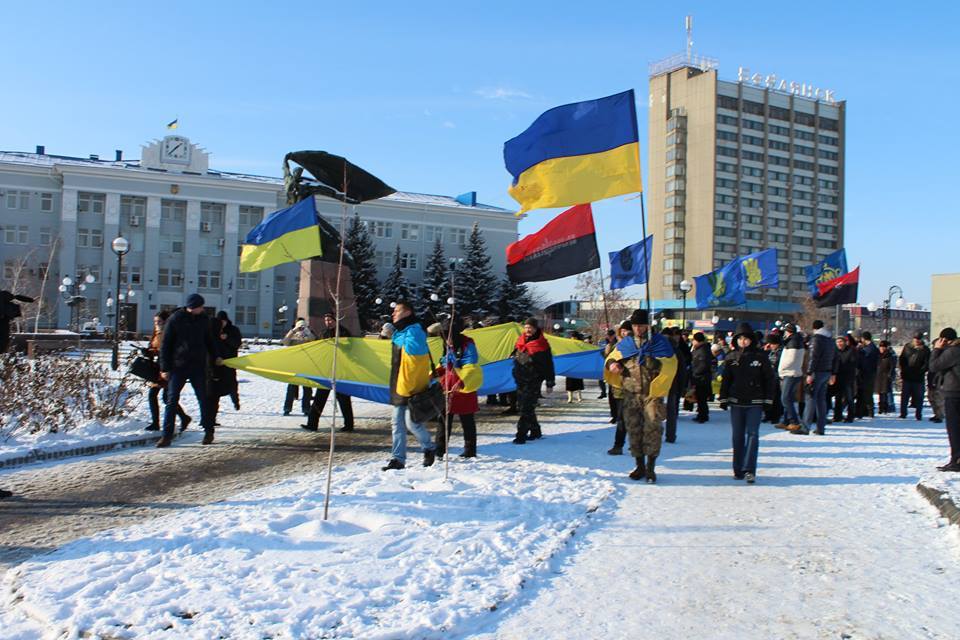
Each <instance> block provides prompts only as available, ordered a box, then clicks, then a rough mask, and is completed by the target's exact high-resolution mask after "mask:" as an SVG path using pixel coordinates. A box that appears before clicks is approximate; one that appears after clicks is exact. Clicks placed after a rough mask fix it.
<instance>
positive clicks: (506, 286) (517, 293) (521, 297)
mask: <svg viewBox="0 0 960 640" xmlns="http://www.w3.org/2000/svg"><path fill="white" fill-rule="evenodd" d="M534 311H535V309H534V304H533V299H532V298H531V297H530V290H529V289H527V285H526V283H523V282H514V281H512V280H511V279H510V276H508V275H504V276H503V280H501V281H500V295H499V296H498V298H497V313H498V314H499V316H500V322H523V321H524V320H526V319H527V318H529V317H530V316H532V315H534Z"/></svg>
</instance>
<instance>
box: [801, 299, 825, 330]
mask: <svg viewBox="0 0 960 640" xmlns="http://www.w3.org/2000/svg"><path fill="white" fill-rule="evenodd" d="M798 302H799V303H800V311H798V312H797V313H795V314H793V321H794V323H796V325H797V326H798V327H801V328H802V329H803V330H804V331H810V327H811V326H812V325H813V321H814V320H823V322H824V324H827V325H829V324H830V323H832V322H833V313H834V312H833V307H824V308H822V309H820V308H817V305H816V303H815V302H814V301H813V298H811V297H809V296H803V297H802V298H800V299H799V300H798Z"/></svg>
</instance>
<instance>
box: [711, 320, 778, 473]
mask: <svg viewBox="0 0 960 640" xmlns="http://www.w3.org/2000/svg"><path fill="white" fill-rule="evenodd" d="M733 341H734V344H736V346H737V350H736V351H733V352H732V353H731V354H730V355H729V357H728V358H727V362H726V368H725V369H724V372H723V383H722V384H721V385H720V404H721V405H726V406H728V407H729V408H730V427H731V428H732V431H733V477H734V478H736V479H737V480H744V479H746V481H747V482H748V483H750V484H753V483H754V482H755V481H756V477H757V454H758V451H759V444H760V421H761V419H762V418H763V410H764V407H766V406H769V405H770V404H772V403H773V392H774V383H773V367H772V366H770V358H769V357H768V356H767V354H766V353H764V352H763V351H761V350H760V348H759V346H758V344H757V340H756V334H755V333H754V331H753V327H751V326H750V325H749V324H748V323H746V322H743V323H741V324H740V326H739V327H738V328H737V332H736V334H735V335H734V337H733Z"/></svg>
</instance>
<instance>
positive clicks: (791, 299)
mask: <svg viewBox="0 0 960 640" xmlns="http://www.w3.org/2000/svg"><path fill="white" fill-rule="evenodd" d="M717 66H718V65H717V63H716V61H714V60H710V59H706V58H701V57H698V56H692V55H689V54H687V55H679V56H675V57H673V58H670V59H667V60H664V61H662V62H659V63H655V64H653V65H651V67H650V94H649V106H650V110H649V146H648V150H649V157H648V161H647V167H648V176H649V177H648V184H647V185H646V194H647V197H648V202H649V211H650V224H649V232H650V233H652V234H653V236H654V238H655V240H654V243H653V247H654V249H653V256H652V268H651V276H650V285H649V286H650V287H651V295H652V297H653V298H654V299H656V300H661V301H663V303H662V305H661V308H662V307H673V308H676V307H677V306H678V304H677V303H678V300H679V298H680V297H681V295H682V293H681V290H680V283H681V282H682V281H684V280H687V281H689V282H693V278H694V276H698V275H702V274H705V273H708V272H710V271H712V270H714V269H716V268H717V267H720V266H721V265H723V264H725V263H727V262H729V261H730V260H732V259H734V258H736V257H737V256H743V255H746V254H749V253H753V252H755V251H759V250H761V249H768V248H776V249H777V250H778V259H779V272H780V287H779V288H778V289H766V290H758V291H755V292H751V293H750V294H748V305H747V308H748V309H747V310H749V311H764V312H767V314H773V315H776V314H777V313H792V312H793V311H796V310H797V305H796V302H797V301H798V300H799V299H801V298H803V297H809V291H808V289H807V286H806V281H805V277H804V270H803V269H804V267H805V266H806V265H808V264H811V263H814V262H816V261H818V260H820V259H822V258H823V257H824V256H826V255H827V254H829V253H831V252H833V251H835V250H837V249H839V248H841V247H843V221H844V201H843V200H844V149H845V142H844V132H845V128H846V124H845V112H846V105H845V102H843V101H838V100H836V99H835V98H834V95H833V92H832V91H829V90H824V89H821V88H818V87H814V86H812V85H809V84H798V83H796V82H792V81H787V80H784V79H781V78H778V77H776V76H774V75H761V74H758V73H753V72H751V71H750V70H749V69H744V68H740V69H739V71H738V73H737V79H736V81H732V80H721V79H720V78H719V75H718V70H717ZM711 314H712V312H711ZM724 315H725V314H724ZM738 315H742V314H738ZM767 317H772V315H768V316H767Z"/></svg>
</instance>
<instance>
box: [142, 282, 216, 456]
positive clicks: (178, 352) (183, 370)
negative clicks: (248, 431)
mask: <svg viewBox="0 0 960 640" xmlns="http://www.w3.org/2000/svg"><path fill="white" fill-rule="evenodd" d="M203 305H204V299H203V296H201V295H200V294H198V293H191V294H190V295H189V296H188V297H187V303H186V306H185V307H184V308H183V309H178V310H177V311H176V312H175V313H174V314H173V315H172V316H171V317H170V320H168V321H167V324H166V325H165V326H164V332H163V343H162V344H161V345H160V377H161V378H163V379H164V380H166V381H167V406H166V411H165V412H164V414H163V437H162V438H160V440H159V441H158V442H157V446H158V447H169V446H170V443H171V442H173V423H174V420H175V419H176V417H177V405H178V404H180V392H181V391H182V390H183V387H184V385H185V384H186V383H187V381H189V382H190V384H191V386H192V387H193V392H194V393H195V394H196V396H197V403H198V404H199V405H200V424H201V425H202V426H203V431H204V436H203V444H213V423H214V421H215V416H214V414H213V411H212V409H213V407H212V405H211V403H210V401H209V399H208V395H207V366H208V362H209V360H210V359H216V358H217V355H216V349H215V346H214V343H213V336H212V334H211V333H210V323H209V318H208V317H207V315H206V314H205V313H204V312H203Z"/></svg>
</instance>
